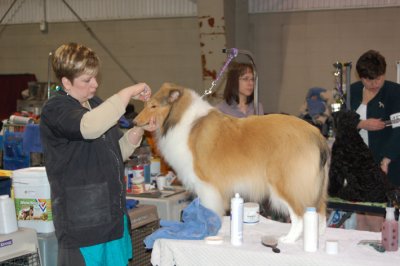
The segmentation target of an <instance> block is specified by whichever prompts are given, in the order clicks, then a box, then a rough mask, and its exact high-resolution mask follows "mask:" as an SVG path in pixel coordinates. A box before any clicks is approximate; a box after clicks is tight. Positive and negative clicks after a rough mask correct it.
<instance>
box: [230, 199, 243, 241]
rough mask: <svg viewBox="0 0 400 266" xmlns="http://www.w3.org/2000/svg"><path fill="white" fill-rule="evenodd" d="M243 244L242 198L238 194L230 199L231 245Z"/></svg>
mask: <svg viewBox="0 0 400 266" xmlns="http://www.w3.org/2000/svg"><path fill="white" fill-rule="evenodd" d="M242 243H243V198H241V197H240V195H239V193H236V194H235V197H233V198H232V199H231V244H232V245H234V246H240V245H241V244H242Z"/></svg>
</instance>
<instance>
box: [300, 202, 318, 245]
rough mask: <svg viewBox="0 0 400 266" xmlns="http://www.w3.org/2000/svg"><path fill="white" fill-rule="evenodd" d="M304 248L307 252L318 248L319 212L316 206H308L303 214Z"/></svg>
mask: <svg viewBox="0 0 400 266" xmlns="http://www.w3.org/2000/svg"><path fill="white" fill-rule="evenodd" d="M303 249H304V251H306V252H316V251H317V250H318V213H317V211H316V209H315V207H307V208H306V211H305V213H304V216H303Z"/></svg>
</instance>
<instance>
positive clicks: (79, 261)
mask: <svg viewBox="0 0 400 266" xmlns="http://www.w3.org/2000/svg"><path fill="white" fill-rule="evenodd" d="M58 244H59V245H58V262H57V265H58V266H85V265H86V264H85V259H84V258H83V256H82V253H81V251H80V250H79V248H74V249H69V248H62V247H60V243H58Z"/></svg>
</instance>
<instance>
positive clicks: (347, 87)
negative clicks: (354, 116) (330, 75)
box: [344, 62, 351, 111]
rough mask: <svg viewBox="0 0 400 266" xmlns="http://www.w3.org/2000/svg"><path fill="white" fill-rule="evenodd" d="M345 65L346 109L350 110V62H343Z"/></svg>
mask: <svg viewBox="0 0 400 266" xmlns="http://www.w3.org/2000/svg"><path fill="white" fill-rule="evenodd" d="M344 66H345V67H346V110H348V111H350V109H351V107H350V106H351V104H350V85H351V82H350V81H351V62H347V63H344Z"/></svg>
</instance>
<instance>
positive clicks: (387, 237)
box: [382, 201, 399, 251]
mask: <svg viewBox="0 0 400 266" xmlns="http://www.w3.org/2000/svg"><path fill="white" fill-rule="evenodd" d="M398 228H399V226H398V223H397V221H396V220H395V218H394V207H393V205H392V203H391V202H390V201H389V202H388V204H387V206H386V218H385V221H383V224H382V245H383V247H384V248H385V250H386V251H397V249H398V247H399V246H398V237H399V233H398Z"/></svg>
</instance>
